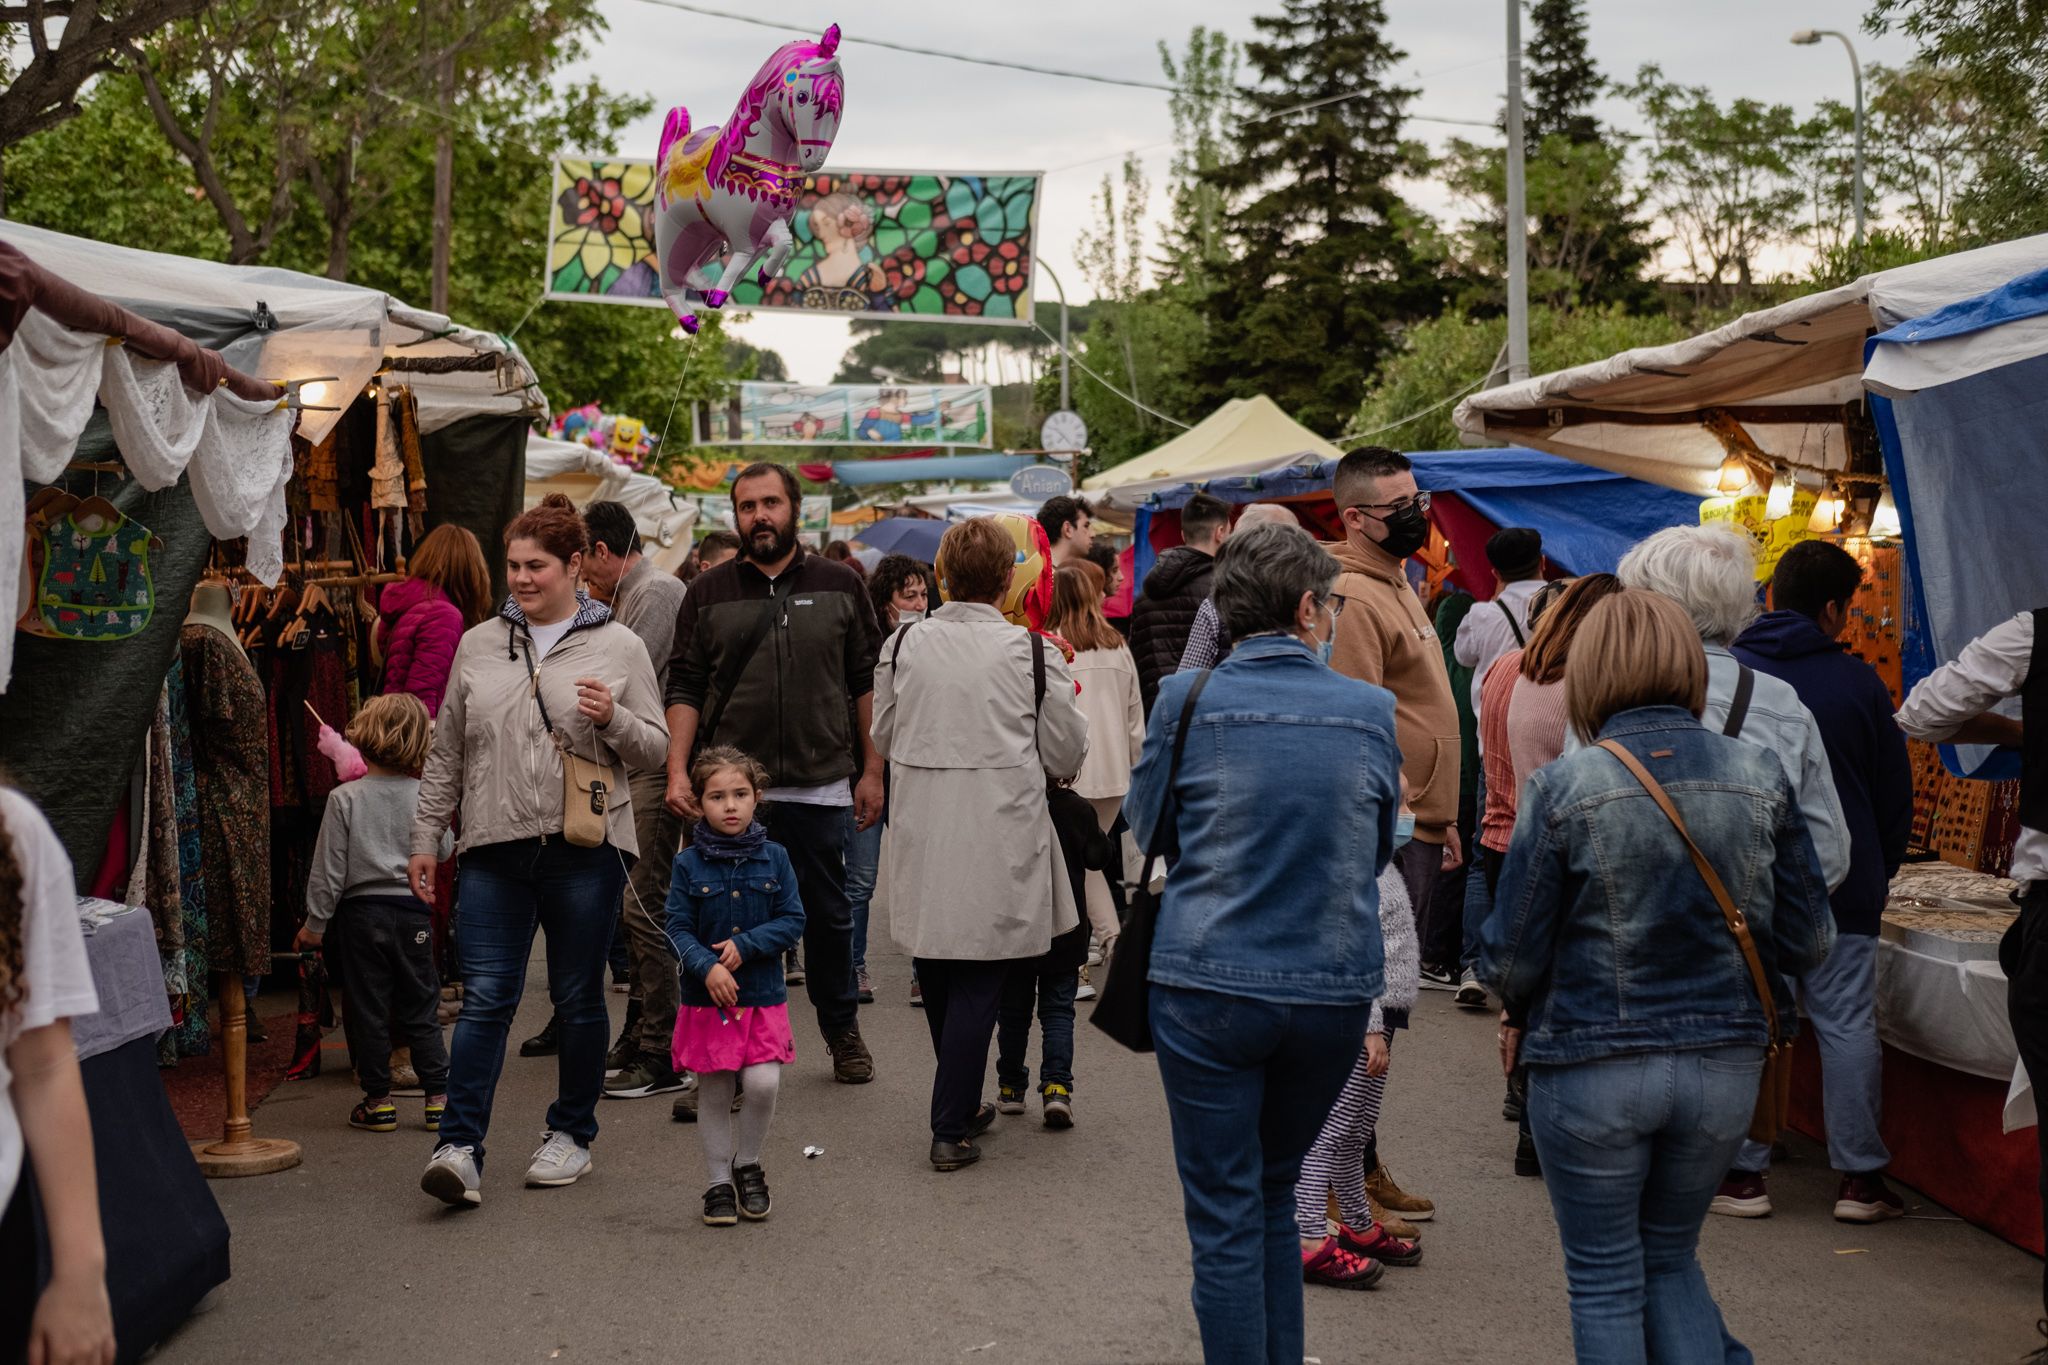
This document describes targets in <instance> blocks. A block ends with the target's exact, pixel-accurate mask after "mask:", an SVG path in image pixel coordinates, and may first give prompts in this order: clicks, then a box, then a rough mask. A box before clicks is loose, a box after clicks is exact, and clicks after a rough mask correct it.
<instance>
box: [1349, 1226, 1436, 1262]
mask: <svg viewBox="0 0 2048 1365" xmlns="http://www.w3.org/2000/svg"><path fill="white" fill-rule="evenodd" d="M1337 1241H1338V1243H1339V1244H1341V1245H1342V1246H1343V1248H1344V1249H1345V1250H1346V1251H1348V1252H1350V1253H1351V1254H1353V1255H1354V1256H1370V1257H1371V1258H1372V1259H1373V1260H1375V1261H1379V1262H1381V1263H1382V1264H1385V1265H1399V1266H1411V1265H1421V1264H1422V1247H1421V1245H1420V1244H1419V1243H1416V1242H1410V1241H1406V1240H1404V1239H1403V1238H1400V1237H1396V1236H1395V1235H1394V1234H1393V1233H1391V1232H1388V1231H1387V1230H1386V1229H1385V1228H1383V1227H1381V1226H1380V1225H1379V1224H1378V1223H1374V1224H1373V1225H1372V1226H1371V1227H1369V1228H1367V1229H1366V1230H1365V1231H1364V1232H1354V1231H1353V1230H1352V1229H1351V1228H1349V1227H1347V1226H1346V1225H1344V1224H1343V1223H1339V1224H1338V1225H1337Z"/></svg>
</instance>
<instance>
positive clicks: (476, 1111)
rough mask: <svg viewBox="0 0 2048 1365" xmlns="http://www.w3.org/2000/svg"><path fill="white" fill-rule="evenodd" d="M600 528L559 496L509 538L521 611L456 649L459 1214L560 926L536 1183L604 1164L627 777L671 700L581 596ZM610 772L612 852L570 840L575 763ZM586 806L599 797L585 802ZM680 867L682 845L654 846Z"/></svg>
mask: <svg viewBox="0 0 2048 1365" xmlns="http://www.w3.org/2000/svg"><path fill="white" fill-rule="evenodd" d="M588 543H589V541H588V535H587V532H586V531H585V528H584V525H583V518H582V517H580V516H578V515H577V514H576V509H575V508H574V507H573V506H572V505H571V504H570V502H569V500H568V499H567V498H565V497H562V496H561V495H560V494H549V495H548V497H547V498H546V499H545V500H544V501H543V502H542V503H541V505H540V506H538V507H535V508H533V509H531V510H529V511H527V512H525V513H522V514H521V515H520V516H519V517H518V518H517V519H516V520H514V521H513V523H512V524H511V525H510V526H508V527H507V528H506V529H505V546H506V551H505V553H506V568H507V573H508V578H509V580H510V583H511V587H512V595H511V598H510V599H509V600H508V601H507V602H506V603H505V606H504V608H503V610H502V611H501V612H500V613H499V617H498V619H496V620H492V621H486V622H484V623H483V624H482V625H480V626H475V627H473V628H471V629H470V630H469V631H468V632H467V633H466V634H464V635H463V637H462V643H461V644H460V645H458V646H457V647H456V650H455V663H454V667H453V670H452V672H451V674H450V677H449V681H448V692H447V696H446V697H445V698H444V699H443V701H442V703H441V712H440V715H439V716H438V717H437V718H436V720H435V724H434V748H433V751H432V753H431V754H429V755H428V758H427V766H426V771H425V772H424V773H422V774H421V776H420V795H419V808H418V812H417V814H416V815H415V817H414V822H413V838H412V847H413V856H412V860H411V864H410V868H409V871H410V874H411V878H412V883H413V892H414V894H415V895H417V896H418V897H419V898H420V899H421V900H423V901H426V902H428V903H429V904H431V903H432V902H433V896H434V887H433V878H434V867H435V861H434V849H435V847H436V846H437V845H438V843H439V842H440V838H441V834H442V831H444V830H446V829H447V828H448V824H449V821H450V819H451V818H452V817H453V816H454V814H455V811H456V809H457V807H458V805H459V806H460V808H461V811H462V842H461V844H460V845H459V846H458V850H457V852H458V856H459V858H460V863H459V865H458V866H459V871H460V877H461V881H460V885H459V886H458V888H457V891H456V902H455V923H456V933H457V935H458V936H459V938H460V940H461V943H462V965H463V983H464V998H463V1006H462V1017H461V1019H460V1020H458V1021H457V1023H456V1025H455V1039H454V1044H453V1046H452V1047H451V1048H450V1049H449V1057H448V1067H449V1071H448V1108H447V1112H446V1114H445V1115H444V1116H443V1117H442V1119H441V1126H440V1145H439V1146H438V1147H437V1148H436V1149H435V1152H434V1158H433V1160H432V1161H431V1162H429V1163H428V1165H427V1170H426V1174H425V1175H423V1176H422V1177H421V1178H420V1187H421V1188H422V1189H424V1190H425V1191H426V1192H427V1193H428V1194H431V1195H433V1196H434V1197H436V1198H437V1199H441V1200H444V1201H446V1202H447V1203H450V1204H456V1205H463V1204H477V1203H481V1202H482V1199H483V1194H482V1190H481V1172H482V1167H483V1159H484V1134H485V1132H486V1130H487V1129H488V1128H489V1126H490V1118H491V1100H492V1096H493V1094H494V1092H495V1091H496V1089H497V1085H498V1073H499V1071H500V1070H501V1069H502V1068H503V1066H504V1064H505V1034H506V1030H507V1029H509V1028H510V1027H511V1024H512V1014H513V1012H514V1011H515V1010H517V1009H518V1007H519V997H520V994H521V993H522V992H523V990H524V989H525V985H526V963H527V958H528V956H529V954H530V953H531V952H532V949H533V933H534V929H535V928H536V927H539V928H542V929H545V930H546V931H547V940H548V993H549V995H550V997H551V998H552V999H553V1001H554V1005H555V1013H556V1015H557V1016H558V1017H559V1019H560V1021H561V1054H560V1059H559V1062H558V1076H559V1080H558V1083H557V1084H558V1090H557V1095H556V1099H555V1102H554V1104H553V1105H552V1106H550V1107H549V1109H548V1116H547V1135H546V1137H544V1138H543V1139H542V1141H541V1145H540V1149H539V1150H538V1151H536V1152H535V1153H534V1156H533V1162H532V1165H531V1166H530V1167H529V1168H528V1170H527V1172H526V1183H527V1184H529V1185H568V1184H572V1183H574V1182H575V1181H576V1179H577V1178H578V1177H580V1176H581V1175H582V1174H583V1173H584V1172H585V1171H587V1170H589V1169H590V1150H589V1149H590V1141H591V1139H592V1138H594V1137H595V1136H597V1099H598V1093H599V1091H600V1090H601V1089H602V1088H603V1085H604V1053H605V1040H606V1037H607V1035H608V1034H609V1033H610V1031H611V1029H610V1020H609V1018H608V1017H607V1015H606V1012H605V999H604V968H605V949H606V946H607V945H608V944H609V943H610V941H611V932H612V921H613V920H614V919H615V918H616V917H617V915H618V909H619V895H620V893H621V891H622V890H623V889H624V887H625V883H626V873H627V867H628V861H629V860H630V859H631V858H632V857H633V856H634V855H635V854H637V853H638V851H639V849H638V845H637V844H636V843H635V842H634V838H633V807H632V799H631V797H630V795H629V794H628V791H627V787H626V782H625V770H626V769H627V768H641V769H646V768H655V769H659V768H661V767H663V766H664V765H665V764H666V763H667V761H668V731H667V728H666V727H665V726H664V725H663V723H662V710H661V690H660V688H659V687H657V686H656V685H655V681H654V666H653V664H651V663H650V662H649V661H648V658H647V648H646V646H645V645H643V644H641V643H640V637H639V636H637V635H635V634H634V633H633V632H632V631H630V630H628V629H626V627H624V626H622V625H620V624H618V623H617V622H615V621H613V620H612V619H611V613H610V612H609V611H607V610H606V609H605V608H604V607H603V606H602V605H600V604H599V603H596V602H593V601H591V600H590V599H589V597H587V596H586V595H584V594H583V593H581V592H579V591H578V590H577V587H576V578H577V573H578V571H579V570H580V569H581V567H582V557H583V552H584V550H585V549H586V547H587V545H588ZM563 748H566V749H568V750H569V751H570V752H572V753H574V754H576V755H578V756H580V757H582V758H585V759H588V760H590V761H592V762H593V763H596V764H600V765H602V766H603V767H604V768H605V769H607V770H608V771H609V773H610V775H611V781H610V782H609V783H608V784H607V788H608V789H607V790H606V792H605V820H604V840H603V842H602V843H599V844H597V845H596V846H595V847H588V848H586V847H581V846H579V845H576V844H572V843H570V842H569V841H568V840H567V839H566V838H564V837H563V833H562V831H563V826H564V823H565V822H564V819H563V779H562V767H563V757H562V752H561V750H562V749H563ZM583 799H588V798H587V797H586V798H583ZM647 852H648V855H649V856H651V857H657V858H658V857H665V856H668V855H669V854H671V853H672V852H673V850H668V849H649V850H647Z"/></svg>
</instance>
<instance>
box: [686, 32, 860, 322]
mask: <svg viewBox="0 0 2048 1365" xmlns="http://www.w3.org/2000/svg"><path fill="white" fill-rule="evenodd" d="M838 52H839V25H837V24H834V25H832V27H830V28H828V29H826V30H825V36H824V37H822V38H820V39H819V40H818V41H817V42H815V43H811V42H795V43H784V44H783V45H782V46H781V47H779V48H777V49H776V50H775V55H774V56H772V57H770V58H769V59H768V61H767V63H766V64H765V65H763V66H762V68H761V69H760V70H759V71H757V72H755V73H754V79H753V80H751V81H750V82H748V83H747V89H746V93H745V94H743V95H741V96H740V102H739V106H738V107H737V108H736V109H734V110H733V111H732V117H731V118H729V119H727V120H726V121H725V124H724V125H723V126H722V127H720V126H717V125H713V126H712V127H709V128H699V129H697V130H695V131H692V130H691V128H690V111H689V110H687V109H685V108H683V107H682V106H680V105H678V106H677V107H676V108H674V109H671V110H669V112H668V121H667V122H666V123H665V124H664V125H663V126H662V130H661V151H660V152H659V154H657V155H656V157H655V166H656V168H657V170H656V175H655V191H654V196H655V197H654V219H655V223H654V249H655V254H656V258H657V260H658V261H659V263H660V266H661V296H662V297H663V298H664V299H666V300H668V306H669V307H670V308H671V309H673V310H674V312H675V315H676V319H677V320H678V321H679V322H681V323H682V325H683V330H684V331H686V332H691V333H694V332H695V331H696V330H697V314H696V312H695V310H694V309H693V308H692V307H691V305H690V302H689V300H688V298H687V297H686V295H685V291H686V290H692V289H694V290H700V291H702V292H703V295H704V306H705V307H707V308H721V307H723V306H724V305H725V301H726V300H727V299H728V298H730V297H731V295H732V287H733V285H735V284H736V283H738V282H739V281H740V279H742V278H743V277H744V276H745V275H746V273H747V270H748V268H749V267H750V266H752V265H754V264H755V263H756V262H757V261H758V262H760V266H761V275H760V279H761V282H762V283H763V284H766V283H767V282H768V281H769V280H771V279H773V278H774V277H775V276H776V275H777V274H779V273H781V271H782V268H783V266H785V265H787V264H788V263H789V255H790V252H791V251H793V250H795V247H796V241H795V239H794V238H793V237H792V236H791V235H790V230H789V220H790V216H791V215H792V214H793V213H795V212H796V199H797V194H798V192H799V191H801V190H802V189H803V186H804V177H805V176H806V175H808V174H810V173H811V172H813V171H816V170H818V169H819V168H820V167H822V166H823V165H824V164H825V157H826V154H827V153H829V152H830V151H831V150H832V139H833V138H834V137H835V136H836V135H837V134H838V132H839V117H840V113H841V111H842V110H843V109H844V108H845V105H846V82H845V79H844V78H843V77H842V76H841V75H840V71H839V56H838ZM728 245H730V246H731V248H732V259H731V260H730V261H729V262H727V264H726V267H725V272H724V274H723V276H722V277H720V278H719V279H716V280H713V279H712V278H711V276H710V275H709V274H707V273H706V270H707V268H708V267H709V266H710V264H711V262H713V261H714V260H716V259H717V258H718V254H719V253H720V252H721V251H723V250H724V249H725V248H726V247H727V246H728Z"/></svg>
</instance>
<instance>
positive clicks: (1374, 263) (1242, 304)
mask: <svg viewBox="0 0 2048 1365" xmlns="http://www.w3.org/2000/svg"><path fill="white" fill-rule="evenodd" d="M1252 22H1253V26H1254V28H1256V29H1257V31H1258V33H1259V35H1260V36H1259V38H1258V39H1257V40H1256V41H1252V42H1248V43H1247V44H1245V60H1246V62H1247V64H1248V65H1249V66H1250V68H1251V71H1252V74H1253V75H1254V76H1255V77H1256V79H1257V84H1255V85H1252V86H1249V87H1247V88H1245V89H1244V90H1243V91H1241V96H1242V102H1243V104H1244V105H1245V106H1246V108H1247V112H1246V114H1245V115H1244V116H1243V117H1242V119H1241V121H1240V122H1239V123H1238V125H1237V128H1236V130H1235V133H1234V136H1233V139H1232V144H1233V145H1232V149H1231V156H1230V158H1229V159H1228V160H1227V161H1225V162H1224V163H1223V164H1222V165H1220V166H1218V167H1217V168H1216V170H1215V172H1214V173H1212V174H1211V175H1210V176H1209V177H1208V178H1209V181H1210V183H1212V184H1214V185H1215V187H1216V188H1217V190H1218V192H1219V193H1221V194H1222V195H1223V197H1224V198H1225V200H1226V201H1230V202H1233V203H1234V204H1235V207H1234V208H1233V209H1232V210H1231V212H1230V214H1229V216H1228V218H1227V220H1226V226H1227V231H1228V238H1229V242H1230V246H1231V253H1230V259H1228V260H1227V261H1225V262H1223V263H1220V264H1218V265H1216V266H1214V267H1212V275H1213V279H1214V286H1213V288H1212V289H1210V290H1209V291H1208V292H1207V293H1206V294H1205V296H1204V297H1203V298H1202V300H1201V304H1200V307H1201V311H1202V315H1203V317H1204V319H1205V321H1206V323H1207V326H1208V337H1207V340H1206V346H1205V350H1204V354H1203V356H1202V358H1201V361H1200V365H1199V368H1198V373H1197V378H1198V379H1199V380H1200V382H1201V384H1202V386H1203V388H1204V389H1205V390H1206V393H1207V396H1208V397H1209V399H1210V401H1211V402H1213V401H1215V400H1217V399H1222V398H1229V397H1243V396H1249V395H1251V394H1255V393H1262V392H1263V393H1266V394H1269V395H1270V396H1271V397H1272V398H1273V399H1274V401H1275V402H1277V403H1279V404H1280V405H1281V406H1282V407H1283V408H1285V409H1286V410H1288V411H1289V412H1291V413H1293V414H1294V416H1295V417H1296V418H1297V419H1299V420H1300V421H1302V422H1304V423H1306V424H1307V425H1308V426H1310V427H1313V428H1315V429H1317V430H1320V431H1324V432H1329V433H1337V432H1341V431H1342V430H1343V429H1344V425H1345V423H1346V422H1348V421H1349V419H1350V417H1351V415H1352V413H1353V412H1355V411H1356V410H1357V407H1358V400H1359V397H1360V395H1361V394H1362V393H1363V392H1364V389H1365V383H1366V379H1367V377H1368V376H1370V375H1371V374H1372V372H1373V370H1374V368H1375V367H1376V366H1377V365H1378V363H1379V360H1380V357H1381V356H1382V355H1383V354H1384V353H1385V352H1386V351H1387V349H1388V347H1389V344H1390V335H1391V332H1390V329H1391V328H1392V327H1395V326H1398V325H1399V324H1400V323H1402V322H1404V321H1407V320H1411V319H1416V318H1422V317H1426V316H1429V315H1430V314H1431V313H1433V312H1434V311H1435V310H1436V307H1437V305H1438V303H1439V301H1440V300H1441V298H1442V295H1443V289H1442V285H1441V282H1440V280H1439V279H1438V276H1437V272H1436V270H1435V268H1434V265H1433V262H1432V261H1431V260H1429V259H1427V258H1426V257H1425V256H1424V254H1423V252H1422V251H1421V250H1420V249H1419V247H1420V243H1421V242H1422V241H1423V240H1425V238H1426V235H1427V230H1426V225H1425V223H1424V221H1423V220H1422V219H1421V217H1420V216H1419V215H1418V214H1417V213H1416V212H1415V211H1414V210H1413V209H1412V208H1410V207H1409V205H1408V204H1407V203H1405V202H1404V201H1403V200H1402V198H1401V195H1400V193H1399V191H1398V190H1397V189H1396V188H1395V184H1394V182H1395V180H1396V179H1397V178H1398V177H1399V176H1401V175H1402V174H1403V173H1405V172H1408V171H1411V170H1414V169H1416V168H1418V166H1419V165H1420V164H1421V162H1422V160H1423V158H1422V154H1421V149H1420V148H1419V147H1417V146H1416V145H1414V144H1412V143H1408V142H1404V141H1403V140H1402V137H1401V123H1402V118H1403V115H1404V112H1405V110H1406V109H1407V106H1408V102H1409V101H1410V100H1411V99H1413V98H1414V95H1415V92H1414V91H1413V90H1411V89H1408V88H1406V87H1403V86H1400V85H1398V84H1396V83H1395V82H1394V80H1393V72H1394V68H1395V67H1396V66H1397V65H1398V64H1399V63H1400V62H1401V61H1402V60H1403V58H1404V56H1405V54H1404V53H1402V52H1401V51H1400V50H1399V49H1398V48H1396V47H1394V46H1393V45H1392V44H1391V43H1389V42H1388V41H1387V39H1386V36H1385V32H1384V30H1385V27H1386V10H1385V7H1384V5H1383V4H1382V3H1381V2H1380V0H1282V2H1281V12H1280V13H1279V14H1277V15H1261V16H1259V17H1258V18H1256V19H1254V20H1253V21H1252ZM1316 101H1326V102H1323V103H1319V104H1317V105H1316V107H1314V108H1309V109H1298V108H1297V106H1300V105H1303V104H1308V103H1312V102H1316Z"/></svg>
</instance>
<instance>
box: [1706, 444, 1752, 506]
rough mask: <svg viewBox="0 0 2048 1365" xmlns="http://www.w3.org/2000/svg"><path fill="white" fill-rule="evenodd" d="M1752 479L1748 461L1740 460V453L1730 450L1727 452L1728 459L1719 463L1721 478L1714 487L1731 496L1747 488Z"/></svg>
mask: <svg viewBox="0 0 2048 1365" xmlns="http://www.w3.org/2000/svg"><path fill="white" fill-rule="evenodd" d="M1752 478H1753V476H1752V475H1751V474H1750V472H1749V461H1747V460H1745V459H1743V458H1742V452H1741V451H1739V450H1731V451H1729V452H1728V458H1727V459H1725V460H1723V461H1721V478H1720V481H1719V482H1718V483H1717V484H1716V485H1715V487H1717V488H1718V489H1720V491H1721V492H1723V493H1727V494H1730V495H1733V494H1736V493H1740V492H1741V491H1742V490H1743V489H1745V488H1747V487H1749V485H1750V482H1751V480H1752Z"/></svg>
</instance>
